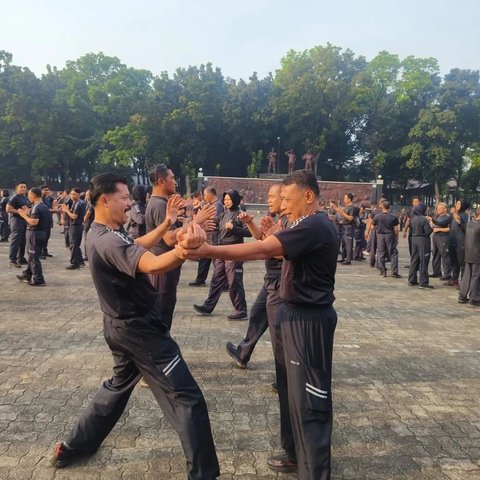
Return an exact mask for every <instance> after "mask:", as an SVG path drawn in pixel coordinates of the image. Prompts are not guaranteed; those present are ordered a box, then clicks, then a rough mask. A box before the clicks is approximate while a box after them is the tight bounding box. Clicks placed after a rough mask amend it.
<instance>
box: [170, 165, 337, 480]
mask: <svg viewBox="0 0 480 480" xmlns="http://www.w3.org/2000/svg"><path fill="white" fill-rule="evenodd" d="M281 195H282V212H283V213H285V215H287V217H288V219H289V221H290V225H289V228H286V229H284V230H281V231H277V230H278V226H277V225H276V224H275V222H274V221H273V219H270V220H268V217H266V218H264V219H263V225H262V228H263V229H264V231H266V232H268V230H269V228H270V233H272V234H271V235H268V233H267V235H268V236H267V237H266V238H265V240H261V241H258V242H249V243H246V244H236V245H219V246H212V245H208V244H206V243H204V244H203V245H202V246H201V247H199V248H198V249H195V250H190V251H188V250H187V251H184V256H186V257H188V258H195V257H197V256H201V257H204V256H206V257H213V258H222V259H232V260H261V259H266V258H271V257H277V256H282V257H284V260H283V264H282V274H281V281H280V296H281V298H282V300H283V303H282V305H281V306H280V308H279V309H278V317H277V322H276V325H277V329H278V331H277V334H278V335H277V338H278V339H279V345H278V350H279V351H280V352H282V354H283V355H279V356H278V357H277V358H276V359H275V360H276V362H278V363H279V369H278V370H277V385H278V394H279V398H280V404H281V405H282V404H283V405H284V406H286V409H287V411H289V413H290V415H285V416H284V415H281V417H280V422H281V433H282V446H283V447H284V449H285V453H283V454H280V455H275V456H272V457H270V458H269V459H268V461H267V464H268V466H269V467H270V468H271V469H272V470H275V471H277V472H293V471H296V470H297V469H298V478H300V479H302V480H328V479H329V478H330V472H331V452H330V451H331V434H332V426H333V423H332V422H333V412H332V392H331V380H332V355H333V336H334V331H335V326H336V323H337V315H336V313H335V310H334V308H333V305H332V304H333V301H334V299H335V297H334V295H333V290H334V283H335V271H336V266H337V255H338V240H337V232H336V231H335V227H334V226H333V224H332V223H331V222H330V220H329V219H328V216H327V214H326V213H325V212H321V211H320V206H319V195H320V192H319V188H318V183H317V179H316V177H315V175H314V174H313V172H311V171H309V170H308V171H307V170H298V171H295V172H293V173H292V174H290V175H288V176H287V177H286V178H285V179H284V180H283V182H282V193H281ZM274 232H275V233H274ZM179 248H180V247H179ZM284 422H290V428H292V431H293V443H292V444H290V445H287V442H285V441H284V440H285V439H284V438H283V433H284V431H285V424H284Z"/></svg>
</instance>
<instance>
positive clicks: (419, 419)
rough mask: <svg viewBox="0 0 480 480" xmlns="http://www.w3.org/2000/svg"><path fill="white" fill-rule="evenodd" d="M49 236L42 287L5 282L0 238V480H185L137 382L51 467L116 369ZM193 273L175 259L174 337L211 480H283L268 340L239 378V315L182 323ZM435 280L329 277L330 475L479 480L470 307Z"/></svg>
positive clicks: (477, 351)
mask: <svg viewBox="0 0 480 480" xmlns="http://www.w3.org/2000/svg"><path fill="white" fill-rule="evenodd" d="M52 238H53V241H52V247H51V250H52V253H53V254H54V255H55V258H53V259H49V260H47V261H45V262H44V265H45V277H46V280H47V282H48V287H45V288H37V289H33V288H31V287H28V286H27V285H25V284H22V283H20V282H18V281H16V280H15V274H17V273H18V271H17V270H13V269H9V268H7V264H8V259H7V250H8V245H7V244H4V243H2V244H0V385H1V389H0V479H2V480H3V479H14V480H17V479H18V480H21V479H53V478H55V479H68V480H71V479H72V480H75V479H78V480H85V479H102V480H107V479H108V480H110V479H124V480H136V479H146V480H147V479H161V480H164V479H166V480H170V479H172V480H176V479H184V478H185V477H186V475H185V469H184V460H183V455H182V453H181V449H180V445H179V441H178V438H177V436H176V434H175V432H174V431H173V429H172V428H171V427H170V426H169V425H168V424H167V422H166V421H165V419H164V417H163V414H162V412H161V411H160V409H159V408H158V407H157V405H156V403H155V401H154V399H153V397H152V395H151V393H150V392H149V391H148V390H145V389H141V388H137V389H136V390H135V391H134V393H133V395H132V399H131V401H130V403H129V405H128V408H127V410H126V411H125V415H124V416H123V417H122V418H121V421H120V422H119V424H118V425H117V427H116V428H115V429H114V431H113V432H112V434H111V435H110V436H109V437H108V438H107V440H106V441H105V443H104V445H103V446H102V448H101V449H100V450H99V452H98V453H97V454H96V455H95V456H94V457H93V458H91V459H90V460H88V461H86V462H84V463H83V464H81V465H79V466H77V467H76V468H71V469H68V470H58V471H55V470H54V469H53V468H52V467H50V465H49V463H48V461H47V459H48V457H49V455H50V453H51V451H52V445H53V444H54V442H55V441H57V440H59V439H62V438H64V436H65V434H66V432H67V431H68V430H69V429H70V427H71V425H72V423H73V422H74V420H75V418H76V417H77V415H78V413H79V412H80V411H81V410H82V408H84V407H85V405H86V404H87V403H88V401H89V399H90V398H91V397H92V395H93V393H94V392H95V390H96V388H97V387H98V385H99V384H100V382H101V381H102V380H103V379H105V378H107V377H108V376H109V375H110V367H111V359H110V355H109V352H108V349H107V347H106V345H105V343H104V340H103V337H102V331H101V313H100V310H99V307H98V303H97V297H96V294H95V291H94V289H93V287H92V283H91V280H90V274H89V271H88V269H82V270H81V271H73V272H68V271H66V270H65V269H64V265H65V264H66V263H67V252H66V251H65V249H64V248H62V241H63V236H62V235H61V234H60V233H59V227H56V228H55V231H54V232H53V233H52ZM406 258H407V257H406V253H405V243H404V240H402V245H401V260H403V264H404V263H405V260H406ZM403 264H402V268H401V273H402V274H403V273H404V272H406V270H404V268H403ZM195 269H196V264H195V263H194V262H190V263H186V264H185V266H184V269H183V273H182V278H181V282H180V288H179V302H178V306H177V312H176V316H175V319H174V328H173V335H174V336H175V338H176V339H177V341H178V343H179V344H180V346H181V348H182V351H183V354H184V356H185V357H186V359H187V362H188V363H189V365H190V367H191V370H192V372H193V374H194V376H195V377H196V379H197V380H198V382H199V383H200V385H201V387H202V389H203V392H204V394H205V397H206V399H207V403H208V407H209V411H210V416H211V421H212V427H213V431H214V435H215V442H216V446H217V449H218V456H219V459H220V464H221V470H222V477H221V478H222V479H225V480H227V479H236V480H237V479H238V480H240V479H264V480H267V479H274V478H284V479H285V480H289V479H294V478H296V477H295V476H293V475H290V476H287V475H283V476H282V475H279V476H277V475H274V474H272V472H271V471H269V469H268V468H267V467H266V464H265V460H266V458H267V456H268V455H269V454H270V453H271V452H272V451H275V450H277V449H278V446H279V443H278V422H279V419H278V406H277V399H276V397H275V394H274V393H273V392H272V390H271V387H270V384H271V382H272V380H273V378H274V373H273V362H272V355H271V347H270V344H269V341H268V337H267V336H266V337H265V338H264V339H262V341H261V342H260V344H259V345H258V348H257V350H256V353H255V354H254V357H253V359H252V361H251V364H250V365H249V368H248V369H247V370H246V371H242V370H238V369H236V368H235V367H234V366H233V365H232V363H231V362H230V361H229V358H228V357H227V355H226V353H225V350H224V348H225V343H226V342H227V341H228V340H233V341H238V340H239V339H241V338H242V335H243V333H244V332H245V329H246V322H229V321H228V320H227V319H226V315H227V314H228V313H230V308H229V302H228V298H227V297H226V296H224V297H222V300H221V303H220V304H219V306H218V307H217V309H216V311H215V315H214V316H212V317H198V316H196V315H194V314H193V312H192V308H191V305H192V303H193V302H200V301H202V300H203V298H204V297H205V295H206V293H207V290H206V289H205V288H200V289H199V288H196V289H193V288H191V287H190V288H189V287H188V286H187V283H188V282H189V281H191V280H192V279H193V278H194V275H195ZM262 276H263V268H262V264H261V262H256V263H250V264H248V265H247V266H246V274H245V277H246V278H245V284H246V290H247V292H248V300H249V303H250V304H251V303H252V302H253V300H254V298H255V295H256V293H257V290H258V288H259V286H260V284H261V282H262ZM433 284H434V285H435V287H437V286H438V288H436V289H435V290H433V291H422V290H419V289H417V288H412V287H408V286H407V282H406V279H405V278H402V279H399V280H396V279H393V278H386V279H382V278H379V277H378V275H376V270H375V271H374V270H371V269H370V268H369V267H368V266H367V265H365V264H356V265H355V266H352V267H340V268H339V271H338V274H337V290H336V295H337V301H336V303H335V305H336V308H337V310H338V314H339V324H338V328H337V333H336V343H335V360H334V362H335V363H334V405H335V427H334V437H333V472H334V474H333V479H336V480H340V479H341V480H353V479H360V480H364V479H379V480H380V479H382V480H387V479H388V480H390V479H399V480H400V479H408V480H421V479H425V480H427V479H432V480H447V479H459V480H460V479H461V480H464V479H468V480H473V479H480V399H479V397H480V395H479V392H480V312H479V311H478V309H473V308H471V307H468V306H464V305H459V304H457V302H456V298H457V295H456V291H455V290H452V289H451V288H448V287H443V286H440V282H439V281H434V282H433Z"/></svg>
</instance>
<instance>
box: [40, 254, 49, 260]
mask: <svg viewBox="0 0 480 480" xmlns="http://www.w3.org/2000/svg"><path fill="white" fill-rule="evenodd" d="M38 258H40V260H46V259H47V256H46V255H40V257H38Z"/></svg>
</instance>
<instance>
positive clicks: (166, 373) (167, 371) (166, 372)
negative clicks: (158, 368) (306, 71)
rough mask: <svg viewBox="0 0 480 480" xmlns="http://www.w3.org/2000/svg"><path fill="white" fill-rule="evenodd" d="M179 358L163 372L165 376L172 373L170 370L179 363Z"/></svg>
mask: <svg viewBox="0 0 480 480" xmlns="http://www.w3.org/2000/svg"><path fill="white" fill-rule="evenodd" d="M180 360H181V358H178V359H177V361H176V362H175V363H174V364H173V365H172V366H171V367H170V368H169V369H168V370H164V373H165V375H170V373H172V370H173V369H174V368H175V367H176V366H177V365H178V364H179V363H180Z"/></svg>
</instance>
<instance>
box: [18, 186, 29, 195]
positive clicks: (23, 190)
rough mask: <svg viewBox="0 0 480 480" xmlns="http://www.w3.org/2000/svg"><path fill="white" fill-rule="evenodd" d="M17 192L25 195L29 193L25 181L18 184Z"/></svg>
mask: <svg viewBox="0 0 480 480" xmlns="http://www.w3.org/2000/svg"><path fill="white" fill-rule="evenodd" d="M17 193H18V194H19V195H25V194H26V193H27V185H26V184H25V183H19V184H18V185H17Z"/></svg>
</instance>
